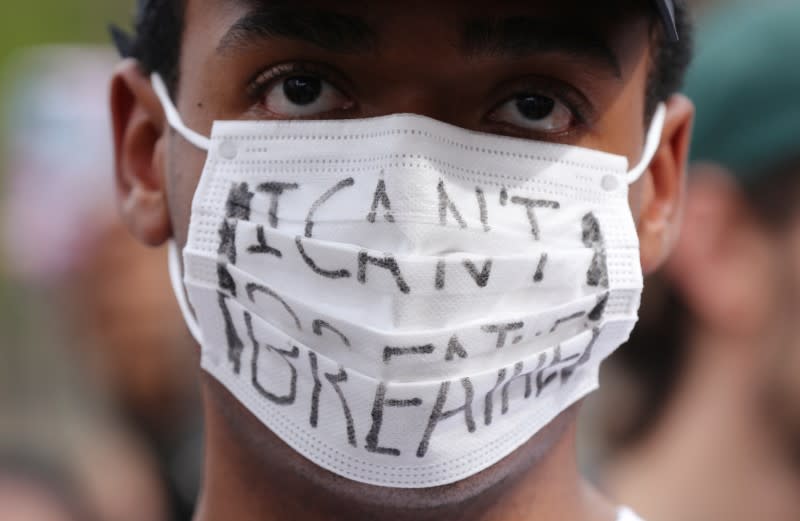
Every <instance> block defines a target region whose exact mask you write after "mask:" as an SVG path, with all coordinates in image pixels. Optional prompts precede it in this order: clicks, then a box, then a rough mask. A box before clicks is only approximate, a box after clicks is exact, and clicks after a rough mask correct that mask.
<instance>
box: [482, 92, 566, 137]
mask: <svg viewBox="0 0 800 521" xmlns="http://www.w3.org/2000/svg"><path fill="white" fill-rule="evenodd" d="M489 119H490V120H491V121H493V122H496V123H504V124H508V125H513V126H515V127H519V128H521V129H524V130H533V131H537V132H544V133H552V134H561V133H563V132H566V131H568V130H569V129H570V128H571V127H572V125H573V123H574V122H575V116H574V115H573V113H572V110H570V108H569V107H568V106H567V105H566V104H564V103H562V102H560V101H558V100H557V99H555V98H552V97H550V96H546V95H542V94H533V93H524V94H517V95H515V96H514V97H513V98H511V99H509V100H507V101H505V102H503V103H502V104H501V105H500V106H499V107H497V108H496V109H495V110H494V111H493V112H492V113H491V114H490V116H489Z"/></svg>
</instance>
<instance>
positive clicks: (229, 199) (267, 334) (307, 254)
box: [153, 77, 664, 488]
mask: <svg viewBox="0 0 800 521" xmlns="http://www.w3.org/2000/svg"><path fill="white" fill-rule="evenodd" d="M153 83H154V86H155V88H156V92H157V93H158V94H159V96H160V97H161V101H162V103H163V105H164V108H165V110H166V113H167V116H168V119H169V123H170V125H171V126H172V127H173V128H175V129H176V130H177V131H178V132H180V133H181V134H182V135H183V136H184V137H185V138H186V139H188V140H189V141H190V142H192V143H194V144H195V145H197V146H199V147H201V148H203V149H205V150H208V159H207V162H206V165H205V168H204V170H203V174H202V176H201V178H200V182H199V185H198V187H197V191H196V194H195V197H194V202H193V206H192V215H191V221H190V226H189V236H188V243H187V245H186V248H185V249H184V251H183V262H184V278H183V283H184V285H185V287H186V289H187V291H188V296H189V301H190V302H191V305H192V308H193V309H194V311H195V313H196V318H195V315H194V314H193V313H191V312H190V311H189V309H188V306H187V304H186V302H183V298H184V293H183V290H182V287H181V284H180V280H179V267H178V266H177V262H178V260H177V255H173V261H174V262H173V264H172V267H171V268H172V269H171V272H172V275H173V281H174V283H175V289H176V294H177V295H178V298H179V300H181V301H182V307H183V309H184V315H185V317H186V320H187V322H188V323H189V326H190V328H191V329H192V331H193V333H194V334H195V337H196V338H197V341H198V342H199V343H200V344H201V346H202V365H203V368H204V369H205V370H206V371H208V372H209V373H210V374H212V375H213V376H214V377H215V378H217V379H218V380H219V381H220V382H221V383H222V384H223V385H225V386H226V387H227V388H228V389H229V390H230V392H231V393H232V394H233V395H234V396H236V398H237V399H238V400H239V401H241V403H242V404H244V405H245V406H246V407H247V408H248V409H249V410H250V411H251V412H252V413H253V414H254V415H255V416H256V417H257V418H258V419H259V420H261V422H263V423H264V425H266V426H267V427H269V428H270V429H271V430H272V431H273V432H274V433H275V434H276V435H278V436H279V437H280V438H281V439H282V440H284V441H285V442H286V443H287V444H288V445H290V446H291V447H292V448H293V449H294V450H296V451H297V452H299V453H300V454H302V455H304V456H305V457H306V458H308V459H309V460H311V461H313V462H314V463H316V464H318V465H320V466H321V467H324V468H326V469H328V470H330V471H332V472H334V473H336V474H338V475H340V476H344V477H346V478H349V479H352V480H355V481H359V482H363V483H369V484H372V485H378V486H386V487H401V488H426V487H435V486H439V485H445V484H448V483H453V482H456V481H459V480H462V479H464V478H467V477H469V476H471V475H473V474H476V473H478V472H480V471H481V470H483V469H486V468H487V467H489V466H491V465H493V464H494V463H496V462H498V461H499V460H501V459H502V458H504V457H505V456H507V455H508V454H510V453H511V452H513V451H514V450H515V449H517V448H518V447H520V445H522V444H523V443H525V442H526V441H527V440H528V439H530V438H531V436H533V435H534V434H536V433H537V432H538V431H539V430H540V429H541V428H542V427H544V426H545V425H546V424H548V423H549V422H550V421H551V420H553V419H554V418H555V417H556V416H557V415H559V414H560V413H561V412H563V411H564V410H565V409H566V408H568V407H569V406H570V405H572V404H573V403H575V402H576V401H577V400H579V399H580V398H582V397H584V396H585V395H586V394H587V393H589V392H591V391H592V390H594V389H595V388H596V387H597V379H598V369H599V365H600V362H601V361H602V360H603V359H604V358H606V357H607V356H608V355H609V354H611V352H612V351H614V350H615V349H616V348H617V347H618V346H619V345H620V344H622V343H623V342H625V341H626V340H627V338H628V335H629V334H630V331H631V329H632V328H633V325H634V324H635V322H636V320H637V310H638V307H639V301H640V295H641V290H642V273H641V267H640V263H639V249H638V238H637V234H636V228H635V226H634V222H633V219H632V216H631V213H630V210H629V207H628V199H627V194H628V184H629V183H630V182H632V181H634V180H635V179H636V178H637V177H638V176H639V175H640V174H641V172H643V171H644V170H645V168H646V167H647V165H648V164H649V162H650V160H651V158H652V156H653V153H654V152H655V149H656V148H657V145H658V142H659V139H660V133H661V127H662V125H663V120H664V108H663V107H661V108H660V109H659V111H658V114H657V115H656V118H655V120H654V123H653V129H652V130H651V132H650V133H649V136H648V146H647V150H646V152H645V157H644V159H643V160H642V163H641V165H640V166H639V167H638V168H637V169H635V170H634V171H633V172H627V171H626V168H627V160H626V159H625V158H624V157H620V156H614V155H610V154H606V153H602V152H598V151H593V150H588V149H583V148H577V147H571V146H563V145H554V144H548V143H540V142H534V141H528V140H521V139H512V138H506V137H499V136H493V135H486V134H480V133H475V132H470V131H467V130H464V129H461V128H457V127H454V126H451V125H447V124H445V123H441V122H438V121H435V120H432V119H429V118H426V117H422V116H417V115H393V116H387V117H380V118H374V119H365V120H346V121H292V122H286V121H259V122H250V121H225V122H222V121H218V122H216V123H214V127H213V131H212V137H211V139H208V138H205V137H203V136H200V135H199V134H196V133H194V132H193V131H191V130H189V129H187V128H186V127H185V126H184V125H183V123H182V122H181V120H180V117H179V115H178V113H177V111H176V110H175V108H174V106H173V105H172V103H171V101H170V100H169V97H168V95H167V93H166V90H165V89H164V86H163V84H162V83H161V81H160V79H159V78H157V77H154V78H153Z"/></svg>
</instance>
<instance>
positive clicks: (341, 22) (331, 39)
mask: <svg viewBox="0 0 800 521" xmlns="http://www.w3.org/2000/svg"><path fill="white" fill-rule="evenodd" d="M250 3H251V4H254V6H253V8H252V9H251V10H250V11H249V12H248V13H247V14H245V15H244V16H242V17H241V18H240V19H239V20H237V21H236V23H234V24H233V26H232V27H231V28H230V29H228V31H227V33H226V34H225V35H224V36H223V37H222V39H221V40H220V42H219V44H218V45H217V52H218V53H226V52H230V51H234V50H240V49H243V48H245V47H249V46H251V45H253V44H255V43H257V42H259V41H261V40H270V39H274V38H283V39H288V40H297V41H302V42H306V43H310V44H312V45H315V46H317V47H320V48H322V49H325V50H328V51H332V52H338V53H367V52H370V51H373V50H374V49H375V48H376V47H377V42H378V38H377V34H376V33H375V31H374V30H373V29H372V28H371V27H370V26H369V25H368V24H367V23H366V22H365V21H364V20H362V19H361V18H358V17H356V16H350V15H346V14H340V13H335V12H331V11H324V10H319V9H308V8H298V7H290V6H284V5H264V4H263V3H260V2H250Z"/></svg>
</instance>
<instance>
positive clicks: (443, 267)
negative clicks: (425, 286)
mask: <svg viewBox="0 0 800 521" xmlns="http://www.w3.org/2000/svg"><path fill="white" fill-rule="evenodd" d="M446 271H447V263H445V261H444V259H439V261H438V262H437V263H436V289H444V284H445V276H446Z"/></svg>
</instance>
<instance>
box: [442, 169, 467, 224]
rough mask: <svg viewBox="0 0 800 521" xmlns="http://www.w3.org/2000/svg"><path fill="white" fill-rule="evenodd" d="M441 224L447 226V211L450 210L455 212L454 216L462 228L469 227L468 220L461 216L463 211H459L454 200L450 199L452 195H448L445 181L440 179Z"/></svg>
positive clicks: (452, 212)
mask: <svg viewBox="0 0 800 521" xmlns="http://www.w3.org/2000/svg"><path fill="white" fill-rule="evenodd" d="M438 190H439V224H441V225H442V226H447V212H448V210H449V211H450V213H451V214H453V217H454V218H455V220H456V221H457V222H458V225H459V226H460V227H461V228H466V227H467V222H466V221H465V220H464V218H463V217H461V212H459V211H458V208H456V205H455V204H454V203H453V201H451V200H450V196H449V195H447V190H446V189H445V187H444V181H443V180H441V179H440V180H439V187H438Z"/></svg>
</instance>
